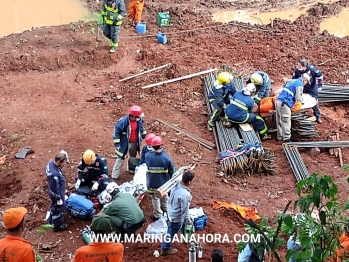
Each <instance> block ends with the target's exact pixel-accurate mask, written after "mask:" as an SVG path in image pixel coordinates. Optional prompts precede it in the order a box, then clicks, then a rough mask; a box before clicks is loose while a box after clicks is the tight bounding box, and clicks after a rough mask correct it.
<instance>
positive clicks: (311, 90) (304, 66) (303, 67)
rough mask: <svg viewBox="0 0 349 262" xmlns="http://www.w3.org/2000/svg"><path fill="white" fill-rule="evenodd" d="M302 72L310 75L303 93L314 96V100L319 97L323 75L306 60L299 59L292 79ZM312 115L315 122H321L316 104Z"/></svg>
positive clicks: (299, 75)
mask: <svg viewBox="0 0 349 262" xmlns="http://www.w3.org/2000/svg"><path fill="white" fill-rule="evenodd" d="M304 73H307V74H308V75H309V76H310V82H309V83H308V84H306V85H305V86H304V89H303V93H304V94H309V95H311V96H312V97H314V98H315V99H316V100H318V99H319V90H318V89H319V88H321V87H322V80H323V75H322V73H321V72H320V71H319V70H318V69H317V68H316V67H315V66H313V65H311V64H309V63H308V62H307V60H305V59H301V60H299V62H298V64H297V67H296V69H295V71H294V74H293V77H292V79H298V78H300V77H301V76H302V75H303V74H304ZM313 112H314V116H315V117H316V122H318V123H319V124H321V123H322V120H321V113H320V110H319V108H318V105H317V104H316V105H315V106H314V107H313Z"/></svg>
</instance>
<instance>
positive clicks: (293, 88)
mask: <svg viewBox="0 0 349 262" xmlns="http://www.w3.org/2000/svg"><path fill="white" fill-rule="evenodd" d="M309 81H310V76H309V75H308V74H306V73H305V74H303V75H302V77H300V78H298V79H292V80H290V81H288V82H286V84H285V85H284V87H283V89H282V91H281V93H280V94H279V96H278V98H277V99H276V103H275V108H276V125H277V140H278V141H282V140H283V141H284V143H288V142H291V108H292V107H293V106H294V104H295V102H296V101H299V102H302V94H303V87H304V85H306V84H307V83H309Z"/></svg>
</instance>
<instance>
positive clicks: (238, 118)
mask: <svg viewBox="0 0 349 262" xmlns="http://www.w3.org/2000/svg"><path fill="white" fill-rule="evenodd" d="M255 92H256V87H255V85H254V84H252V83H250V84H248V85H247V86H245V87H244V88H243V89H242V92H236V93H235V94H234V95H233V98H232V100H231V104H230V105H228V106H227V108H226V109H225V121H224V123H223V125H224V126H225V127H231V126H232V123H231V122H233V123H236V124H244V123H249V124H252V125H253V126H255V127H256V128H257V129H258V131H259V134H260V137H261V139H262V140H266V139H270V138H271V136H270V135H268V134H267V131H268V128H267V126H266V125H265V122H264V120H263V118H262V117H261V116H259V115H257V114H253V113H252V112H253V109H254V105H255V103H254V100H253V99H252V97H251V96H253V94H254V93H255Z"/></svg>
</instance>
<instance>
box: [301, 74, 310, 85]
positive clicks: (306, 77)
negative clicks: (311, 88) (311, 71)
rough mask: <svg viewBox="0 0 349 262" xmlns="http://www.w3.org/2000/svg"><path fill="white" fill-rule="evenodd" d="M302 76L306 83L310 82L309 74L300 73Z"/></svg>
mask: <svg viewBox="0 0 349 262" xmlns="http://www.w3.org/2000/svg"><path fill="white" fill-rule="evenodd" d="M302 77H303V78H304V79H306V80H307V81H308V83H310V75H308V74H307V73H304V74H303V75H302Z"/></svg>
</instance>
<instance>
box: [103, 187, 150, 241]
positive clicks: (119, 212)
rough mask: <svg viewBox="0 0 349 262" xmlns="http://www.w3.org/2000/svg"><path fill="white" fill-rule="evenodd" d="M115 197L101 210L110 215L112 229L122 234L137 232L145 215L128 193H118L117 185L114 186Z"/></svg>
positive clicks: (113, 193) (143, 221)
mask: <svg viewBox="0 0 349 262" xmlns="http://www.w3.org/2000/svg"><path fill="white" fill-rule="evenodd" d="M110 194H111V195H115V199H114V200H113V201H112V202H111V203H110V204H109V205H108V206H106V207H105V208H103V210H102V212H103V213H104V214H106V215H108V216H110V220H111V225H112V229H113V231H115V232H117V233H119V234H122V236H123V235H124V234H137V232H138V230H139V229H140V228H141V227H142V226H143V225H144V223H145V222H146V217H145V216H144V213H143V211H142V209H141V208H140V207H139V205H138V203H137V200H136V198H135V197H134V196H133V195H131V194H129V193H120V192H119V187H118V186H117V187H116V188H115V191H114V192H111V193H110Z"/></svg>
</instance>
